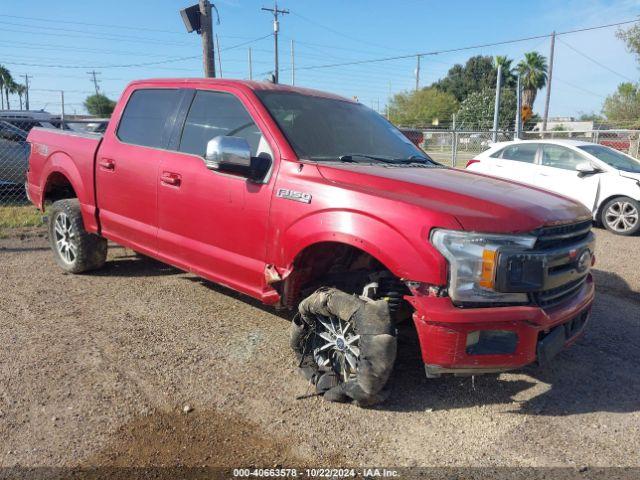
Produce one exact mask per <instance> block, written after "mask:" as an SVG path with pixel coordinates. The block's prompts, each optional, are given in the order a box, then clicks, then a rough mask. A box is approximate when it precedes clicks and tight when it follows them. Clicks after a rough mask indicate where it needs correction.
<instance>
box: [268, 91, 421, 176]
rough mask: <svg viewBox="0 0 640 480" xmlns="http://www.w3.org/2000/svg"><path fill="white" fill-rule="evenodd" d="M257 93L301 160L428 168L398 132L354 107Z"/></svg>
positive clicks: (285, 94) (360, 107) (311, 98)
mask: <svg viewBox="0 0 640 480" xmlns="http://www.w3.org/2000/svg"><path fill="white" fill-rule="evenodd" d="M256 94H257V95H258V97H259V98H260V99H261V100H262V102H263V103H264V105H265V106H266V107H267V110H269V113H271V115H272V116H273V118H274V119H275V121H276V123H277V124H278V126H279V127H280V129H281V130H282V132H283V133H284V135H285V136H286V137H287V140H289V143H290V144H291V147H292V148H293V149H294V150H295V152H296V154H297V155H298V157H300V158H305V159H309V160H316V161H336V160H342V161H352V162H371V161H374V162H375V161H384V162H385V163H398V164H401V163H403V161H404V163H406V162H407V161H416V162H419V161H421V160H422V161H423V162H424V161H428V162H429V163H430V164H433V162H432V161H431V160H430V159H429V157H428V156H427V155H426V154H425V153H424V152H423V151H421V150H419V149H418V148H416V147H415V146H414V145H413V144H412V143H411V141H410V140H409V139H408V138H407V137H405V136H404V135H403V134H402V132H400V130H398V129H397V128H396V127H394V126H393V125H391V123H389V122H388V121H387V120H386V119H385V118H383V117H382V116H380V115H378V114H377V113H375V112H374V111H373V110H371V109H369V108H367V107H365V106H364V105H361V104H359V103H353V102H348V101H344V100H336V99H332V98H322V97H314V96H310V95H302V94H299V93H292V92H273V91H257V92H256Z"/></svg>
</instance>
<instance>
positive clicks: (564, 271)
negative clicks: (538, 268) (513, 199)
mask: <svg viewBox="0 0 640 480" xmlns="http://www.w3.org/2000/svg"><path fill="white" fill-rule="evenodd" d="M591 226H592V221H591V220H590V219H589V220H585V221H581V222H577V223H572V224H569V225H558V226H553V227H543V228H540V229H538V230H536V231H535V232H534V234H535V235H536V236H537V237H538V240H537V241H536V245H535V250H536V251H537V252H540V253H543V254H544V253H545V252H549V257H548V262H549V264H548V267H547V269H546V272H547V273H546V276H547V282H549V283H551V285H553V283H555V285H553V286H552V288H549V286H550V285H549V284H548V287H547V288H546V289H545V290H542V291H539V292H535V293H533V294H532V300H533V302H534V303H535V304H537V305H539V306H540V307H543V308H550V307H553V306H555V305H559V304H560V303H562V302H564V301H566V300H569V299H571V298H572V297H574V296H575V295H576V294H577V293H578V292H580V290H581V288H582V286H583V285H584V283H585V282H586V281H587V276H588V271H589V270H588V269H587V271H586V272H584V273H583V274H580V275H581V276H580V278H575V274H576V273H577V272H575V268H576V267H577V262H576V260H577V256H579V253H580V252H579V251H578V253H577V256H575V255H574V256H571V255H569V256H567V255H566V252H570V251H571V250H573V247H576V248H583V247H584V242H585V241H588V237H589V236H590V235H592V234H591ZM580 246H582V247H580ZM589 248H593V247H592V246H591V247H589ZM558 252H561V253H560V254H558ZM574 253H575V251H574ZM591 253H593V252H591ZM589 267H590V266H589ZM574 272H575V273H574ZM553 277H556V278H557V280H560V279H562V278H566V279H567V281H566V282H565V283H563V284H560V285H558V281H555V282H554V281H553V280H552V278H553Z"/></svg>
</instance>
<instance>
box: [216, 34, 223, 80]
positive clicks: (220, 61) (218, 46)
mask: <svg viewBox="0 0 640 480" xmlns="http://www.w3.org/2000/svg"><path fill="white" fill-rule="evenodd" d="M216 47H217V49H218V76H219V77H220V78H222V57H221V56H220V40H219V39H218V34H217V33H216Z"/></svg>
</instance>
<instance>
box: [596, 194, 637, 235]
mask: <svg viewBox="0 0 640 480" xmlns="http://www.w3.org/2000/svg"><path fill="white" fill-rule="evenodd" d="M600 221H601V222H602V225H603V226H604V228H606V229H607V230H609V231H610V232H613V233H615V234H616V235H635V234H636V233H638V231H640V203H638V202H637V201H636V200H634V199H633V198H629V197H618V198H614V199H611V200H609V201H608V202H607V203H606V204H605V205H604V207H602V211H601V213H600Z"/></svg>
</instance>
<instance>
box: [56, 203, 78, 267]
mask: <svg viewBox="0 0 640 480" xmlns="http://www.w3.org/2000/svg"><path fill="white" fill-rule="evenodd" d="M53 233H54V236H55V243H56V250H57V252H58V255H60V258H61V259H62V260H63V261H64V262H65V263H68V264H72V263H73V262H74V261H75V260H76V258H77V257H78V246H77V244H76V240H75V233H74V232H73V229H72V228H71V221H70V220H69V217H68V216H67V214H66V213H64V212H60V213H58V215H56V218H55V221H54V222H53Z"/></svg>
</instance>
